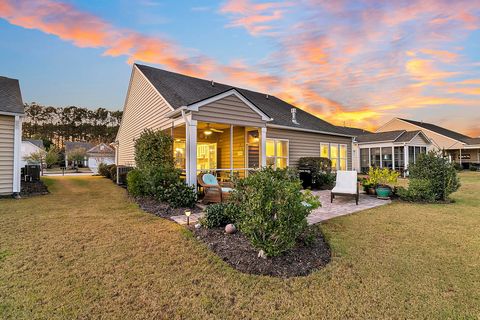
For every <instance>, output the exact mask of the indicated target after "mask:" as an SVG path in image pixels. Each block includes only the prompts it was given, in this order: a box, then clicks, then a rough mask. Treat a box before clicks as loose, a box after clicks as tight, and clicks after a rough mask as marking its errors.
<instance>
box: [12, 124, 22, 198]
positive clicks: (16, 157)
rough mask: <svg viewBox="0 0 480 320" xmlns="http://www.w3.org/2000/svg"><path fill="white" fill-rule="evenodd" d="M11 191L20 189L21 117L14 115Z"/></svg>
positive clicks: (14, 191) (16, 191) (17, 191)
mask: <svg viewBox="0 0 480 320" xmlns="http://www.w3.org/2000/svg"><path fill="white" fill-rule="evenodd" d="M13 139H14V143H13V190H12V191H13V193H14V194H16V193H19V192H20V189H21V185H20V184H21V182H20V180H21V168H20V160H21V159H20V157H21V149H20V148H21V145H22V117H21V116H15V124H14V135H13Z"/></svg>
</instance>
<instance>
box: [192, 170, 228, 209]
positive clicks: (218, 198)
mask: <svg viewBox="0 0 480 320" xmlns="http://www.w3.org/2000/svg"><path fill="white" fill-rule="evenodd" d="M197 181H198V185H199V186H201V187H202V188H203V193H204V197H203V200H202V202H203V203H204V204H208V203H219V202H222V201H226V200H228V198H229V197H230V192H232V191H233V183H231V182H220V183H219V182H218V180H217V177H215V176H214V175H213V174H211V173H204V174H199V175H198V177H197Z"/></svg>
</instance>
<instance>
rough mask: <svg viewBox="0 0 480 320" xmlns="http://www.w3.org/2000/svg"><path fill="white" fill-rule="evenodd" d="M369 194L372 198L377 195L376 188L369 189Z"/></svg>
mask: <svg viewBox="0 0 480 320" xmlns="http://www.w3.org/2000/svg"><path fill="white" fill-rule="evenodd" d="M367 194H368V195H371V196H374V195H376V193H375V188H374V187H370V188H368V189H367Z"/></svg>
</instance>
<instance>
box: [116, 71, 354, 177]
mask: <svg viewBox="0 0 480 320" xmlns="http://www.w3.org/2000/svg"><path fill="white" fill-rule="evenodd" d="M145 129H152V130H164V131H166V132H169V133H170V134H171V135H172V136H173V138H174V148H173V149H174V150H173V152H174V157H175V162H176V165H177V167H178V168H180V169H182V170H183V171H184V172H185V176H186V181H187V183H188V184H190V185H196V180H197V174H198V173H200V172H203V171H209V172H215V173H216V174H217V175H219V176H220V177H221V178H222V176H228V175H230V173H235V174H238V175H239V176H240V177H242V176H245V175H247V174H248V172H249V170H253V169H255V168H258V167H262V166H266V165H272V166H273V167H275V168H284V167H287V166H293V167H295V166H297V165H298V160H299V159H300V158H301V157H318V156H320V155H321V156H325V157H328V158H330V159H331V160H332V163H333V166H334V168H335V169H344V170H345V169H351V168H352V157H351V154H352V139H353V136H352V135H351V134H348V133H346V132H345V131H344V130H343V129H342V128H340V127H337V126H334V125H332V124H330V123H328V122H326V121H324V120H322V119H320V118H317V117H316V116H314V115H312V114H310V113H308V112H305V111H303V110H301V109H299V108H296V107H295V106H293V105H291V104H289V103H287V102H285V101H283V100H281V99H279V98H277V97H275V96H272V95H269V94H265V93H260V92H255V91H251V90H246V89H242V88H238V87H234V86H231V85H227V84H222V83H217V82H214V81H208V80H204V79H199V78H194V77H189V76H186V75H182V74H178V73H173V72H169V71H165V70H161V69H157V68H153V67H149V66H145V65H140V64H134V66H133V70H132V73H131V78H130V84H129V88H128V92H127V97H126V100H125V106H124V114H123V118H122V122H121V125H120V129H119V131H118V133H117V138H116V142H115V146H116V157H115V158H116V163H117V164H118V165H126V166H134V165H135V159H134V157H135V152H134V144H135V139H136V138H138V137H139V136H140V134H141V133H142V131H144V130H145Z"/></svg>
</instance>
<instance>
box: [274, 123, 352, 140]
mask: <svg viewBox="0 0 480 320" xmlns="http://www.w3.org/2000/svg"><path fill="white" fill-rule="evenodd" d="M266 125H267V128H276V129H286V130H295V131H304V132H312V133H320V134H326V135H329V136H340V137H346V138H354V136H352V135H347V134H341V133H335V132H327V131H319V130H311V129H303V128H295V127H288V126H282V125H278V124H268V123H267V124H266Z"/></svg>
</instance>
